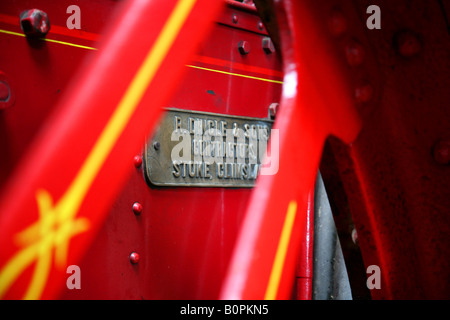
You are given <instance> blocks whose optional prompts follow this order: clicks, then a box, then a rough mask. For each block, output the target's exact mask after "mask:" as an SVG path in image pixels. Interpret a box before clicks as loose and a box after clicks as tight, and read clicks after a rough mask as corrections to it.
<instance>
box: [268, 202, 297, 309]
mask: <svg viewBox="0 0 450 320" xmlns="http://www.w3.org/2000/svg"><path fill="white" fill-rule="evenodd" d="M296 213H297V202H296V201H291V202H290V203H289V206H288V210H287V213H286V219H285V220H284V225H283V230H282V231H281V237H280V242H279V243H278V248H277V253H276V255H275V260H274V262H273V266H272V271H271V273H270V278H269V284H268V285H267V289H266V294H265V296H264V299H265V300H275V299H276V297H277V292H278V287H279V285H280V279H281V274H282V272H283V267H284V261H285V258H286V253H287V249H288V246H289V240H290V239H291V233H292V227H293V225H294V221H295V215H296Z"/></svg>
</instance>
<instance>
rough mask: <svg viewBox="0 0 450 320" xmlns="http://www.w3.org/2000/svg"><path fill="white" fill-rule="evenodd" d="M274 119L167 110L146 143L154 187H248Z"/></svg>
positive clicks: (147, 167) (147, 168)
mask: <svg viewBox="0 0 450 320" xmlns="http://www.w3.org/2000/svg"><path fill="white" fill-rule="evenodd" d="M272 125H273V121H272V120H269V119H259V118H250V117H240V116H230V115H222V114H215V113H207V112H197V111H187V110H180V109H166V114H165V116H164V117H163V119H162V121H161V122H160V124H159V127H158V128H157V131H156V133H155V134H154V136H153V138H152V139H151V140H149V141H148V142H147V144H146V146H145V157H144V160H145V161H144V163H145V174H146V177H147V180H148V181H149V182H150V184H152V185H156V186H184V187H231V188H249V187H253V186H254V184H255V180H256V177H257V176H258V174H259V171H260V169H261V164H262V159H263V157H264V153H265V151H266V148H267V142H268V139H269V136H270V130H271V129H272Z"/></svg>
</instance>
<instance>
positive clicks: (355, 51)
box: [345, 41, 365, 67]
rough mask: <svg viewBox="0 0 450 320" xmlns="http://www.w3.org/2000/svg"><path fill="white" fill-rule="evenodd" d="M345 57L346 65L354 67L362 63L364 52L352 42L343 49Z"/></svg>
mask: <svg viewBox="0 0 450 320" xmlns="http://www.w3.org/2000/svg"><path fill="white" fill-rule="evenodd" d="M345 56H346V58H347V63H348V64H349V65H350V66H352V67H356V66H359V65H361V64H362V63H363V62H364V58H365V51H364V48H363V46H362V45H361V44H360V43H358V42H356V41H352V42H351V43H349V44H348V45H347V46H346V47H345Z"/></svg>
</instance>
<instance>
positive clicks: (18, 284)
mask: <svg viewBox="0 0 450 320" xmlns="http://www.w3.org/2000/svg"><path fill="white" fill-rule="evenodd" d="M220 6H221V3H216V2H208V1H197V2H196V1H184V0H180V1H166V2H164V5H162V4H161V3H159V2H158V3H157V2H147V1H129V2H126V3H125V4H124V5H123V7H122V8H121V11H119V12H118V14H117V15H116V17H115V19H114V17H113V20H112V21H115V24H114V25H112V26H110V28H109V30H108V31H107V33H106V34H107V36H106V39H105V40H104V42H103V44H102V45H101V49H100V50H99V53H98V54H97V55H95V56H94V57H93V60H92V61H91V62H90V64H88V65H87V67H86V69H85V70H84V72H83V73H82V74H81V76H80V78H78V79H77V80H78V83H77V86H75V87H73V88H72V90H70V91H68V93H67V94H66V95H65V97H64V100H63V101H62V102H61V107H60V108H59V109H58V112H57V113H55V114H54V115H53V116H52V118H51V119H50V120H49V122H48V123H47V124H46V127H45V129H46V130H45V131H43V132H42V133H41V135H40V136H38V137H37V138H36V140H35V141H34V144H33V146H32V147H31V148H30V149H29V150H28V154H29V156H26V157H25V158H24V159H22V162H21V166H20V170H16V172H15V173H14V176H13V178H12V180H11V183H10V184H9V185H8V187H7V189H6V191H5V192H4V193H3V197H2V201H1V205H0V208H1V209H0V212H2V215H1V217H0V219H1V220H0V242H1V243H2V244H3V246H4V247H3V250H2V252H1V255H0V265H1V271H0V272H1V274H0V277H1V281H0V284H1V294H2V297H6V298H20V297H25V298H32V299H33V298H34V299H36V298H41V297H42V298H52V297H55V296H56V294H57V293H58V291H59V290H60V289H61V286H63V284H64V283H65V281H64V279H65V266H67V265H70V264H73V263H75V264H76V263H77V262H78V261H79V259H80V257H81V256H82V254H83V253H84V251H85V250H86V249H87V247H88V246H89V244H90V243H91V242H92V240H93V238H94V236H95V234H96V231H97V230H98V229H99V227H100V224H101V223H102V222H103V220H104V218H105V216H106V213H107V209H108V207H109V204H110V202H111V201H112V199H114V197H115V196H116V194H117V192H118V191H119V190H120V187H121V185H122V183H123V182H125V180H126V177H127V173H128V172H129V170H131V168H130V167H129V165H128V164H129V159H131V158H132V156H133V155H134V154H135V153H136V151H137V149H138V148H139V147H140V146H141V145H142V137H143V136H144V135H145V134H147V133H148V131H149V129H150V128H152V127H153V126H154V124H155V123H156V121H157V120H158V116H159V115H160V113H161V108H160V107H159V106H160V105H162V104H164V102H165V101H166V100H165V99H167V97H168V94H169V92H170V91H171V90H172V89H173V88H174V86H175V83H176V82H175V81H173V79H174V78H177V77H179V76H180V75H181V71H182V70H183V68H184V66H183V63H184V62H185V61H186V60H187V58H189V53H190V52H191V51H193V50H195V49H196V47H197V44H198V42H199V41H200V40H201V39H202V36H203V35H204V33H205V32H206V30H207V26H208V25H210V23H211V22H210V20H209V19H210V18H213V17H214V16H215V14H216V12H217V10H218V9H219V8H220ZM149 19H150V20H151V21H152V26H153V28H151V29H149V28H147V26H148V20H149ZM144 34H145V36H143V35H144ZM125 37H126V38H127V46H123V45H122V44H123V39H124V38H125ZM46 42H47V41H46ZM44 44H45V43H44ZM130 55H132V56H133V57H134V59H132V60H130V59H127V58H128V57H130ZM118 61H128V63H127V64H117V62H118ZM147 86H148V87H147ZM162 88H163V89H162ZM92 114H95V117H92ZM30 156H33V158H34V159H36V160H35V161H32V162H31V161H27V160H28V159H30ZM127 159H128V161H127ZM111 177H114V180H113V181H111ZM24 181H27V183H26V184H24ZM23 203H27V204H29V206H23V205H22V204H23ZM18 217H20V218H18ZM30 226H31V227H30ZM24 230H27V231H26V232H25V233H24V232H23V231H24ZM88 230H89V231H88ZM75 235H76V237H75V238H74V239H72V237H73V236H75ZM69 243H70V250H68V249H69ZM54 250H55V256H54V254H53V252H54ZM68 253H69V255H68ZM50 275H51V276H50Z"/></svg>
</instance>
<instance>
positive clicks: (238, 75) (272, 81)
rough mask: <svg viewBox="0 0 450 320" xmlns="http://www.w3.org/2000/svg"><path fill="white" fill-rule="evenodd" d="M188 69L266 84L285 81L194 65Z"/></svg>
mask: <svg viewBox="0 0 450 320" xmlns="http://www.w3.org/2000/svg"><path fill="white" fill-rule="evenodd" d="M186 67H189V68H194V69H200V70H205V71H211V72H217V73H222V74H227V75H230V76H236V77H242V78H248V79H253V80H259V81H266V82H271V83H279V84H283V81H278V80H272V79H266V78H259V77H253V76H248V75H246V74H240V73H233V72H226V71H221V70H215V69H209V68H203V67H198V66H193V65H186Z"/></svg>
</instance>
